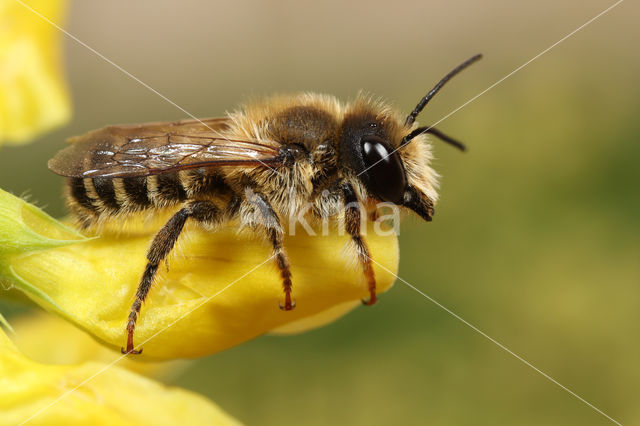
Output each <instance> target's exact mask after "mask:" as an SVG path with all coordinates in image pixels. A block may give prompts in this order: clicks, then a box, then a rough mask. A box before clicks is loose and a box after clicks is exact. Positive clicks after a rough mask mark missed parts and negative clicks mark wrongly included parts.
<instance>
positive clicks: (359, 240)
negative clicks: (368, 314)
mask: <svg viewBox="0 0 640 426" xmlns="http://www.w3.org/2000/svg"><path fill="white" fill-rule="evenodd" d="M341 190H342V195H343V198H344V206H345V212H344V221H345V228H346V231H347V233H348V234H349V235H350V236H351V240H352V241H353V242H354V243H355V246H356V251H357V254H358V261H359V262H360V265H361V266H362V271H363V272H364V276H365V278H366V279H367V286H368V289H369V300H363V301H362V303H364V304H365V305H367V306H371V305H374V304H375V303H376V302H377V301H378V296H377V294H376V277H375V274H374V272H373V265H372V262H371V257H370V256H369V247H368V246H367V242H366V241H365V240H364V237H363V236H362V235H361V234H360V225H361V221H362V213H361V212H360V205H359V203H358V197H357V196H356V193H355V191H354V189H353V187H352V186H351V184H349V183H347V182H344V183H343V184H342V185H341Z"/></svg>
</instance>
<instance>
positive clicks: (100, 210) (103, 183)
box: [68, 170, 231, 226]
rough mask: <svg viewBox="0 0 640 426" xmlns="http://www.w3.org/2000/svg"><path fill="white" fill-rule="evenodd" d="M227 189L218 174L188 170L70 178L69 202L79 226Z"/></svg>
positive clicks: (166, 205)
mask: <svg viewBox="0 0 640 426" xmlns="http://www.w3.org/2000/svg"><path fill="white" fill-rule="evenodd" d="M230 191H231V189H230V187H229V186H228V185H227V183H226V182H225V181H224V178H223V177H222V175H220V174H216V173H208V172H207V171H206V170H190V171H180V172H175V173H165V174H159V175H151V176H138V177H126V178H109V177H96V178H70V179H69V192H68V194H69V205H70V208H71V210H72V212H73V213H74V214H75V215H76V216H77V217H78V219H79V220H80V222H81V224H82V225H83V226H89V225H91V224H93V223H94V222H96V221H97V220H98V219H100V218H102V217H108V216H113V215H126V214H130V213H136V212H140V211H143V210H146V209H153V208H165V207H170V206H173V205H176V204H180V203H182V202H184V201H186V200H188V199H193V198H197V197H202V196H207V195H209V196H213V195H223V194H225V193H228V192H230Z"/></svg>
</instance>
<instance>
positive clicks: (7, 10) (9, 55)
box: [0, 0, 71, 144]
mask: <svg viewBox="0 0 640 426" xmlns="http://www.w3.org/2000/svg"><path fill="white" fill-rule="evenodd" d="M26 3H28V5H29V6H31V7H32V8H33V9H35V10H36V11H38V13H40V14H42V15H43V16H44V17H46V18H47V19H50V20H51V21H53V22H55V23H56V24H58V25H63V23H64V22H63V21H64V20H63V17H64V13H65V11H66V1H62V0H35V1H28V2H26ZM62 37H63V34H62V32H60V31H59V30H58V29H56V28H55V27H53V26H52V25H51V24H49V23H48V22H46V21H45V20H44V19H42V18H41V17H40V16H38V15H36V14H35V13H33V12H32V11H30V10H28V9H27V8H25V7H24V6H22V5H21V4H20V3H18V2H16V1H11V0H4V1H0V144H2V143H3V142H6V143H24V142H27V141H29V140H30V139H33V138H35V137H36V136H38V135H39V134H40V133H42V132H45V131H48V130H51V129H52V128H54V127H57V126H60V125H62V124H64V123H65V122H67V121H68V120H69V118H70V116H71V102H70V99H69V94H68V91H67V87H66V83H65V81H64V77H63V75H62V64H61V62H62V58H61V55H62V45H61V38H62Z"/></svg>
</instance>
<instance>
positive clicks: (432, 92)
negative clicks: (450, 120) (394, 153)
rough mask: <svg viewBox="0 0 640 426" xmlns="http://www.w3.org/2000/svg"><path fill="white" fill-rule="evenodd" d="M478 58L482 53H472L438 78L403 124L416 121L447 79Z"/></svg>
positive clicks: (410, 123) (408, 125) (406, 124)
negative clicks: (441, 77)
mask: <svg viewBox="0 0 640 426" xmlns="http://www.w3.org/2000/svg"><path fill="white" fill-rule="evenodd" d="M480 58H482V54H477V55H474V56H472V57H470V58H469V59H467V60H466V61H464V62H463V63H461V64H460V65H458V66H457V67H455V68H454V69H453V70H452V71H450V72H449V74H447V75H445V76H444V77H443V79H442V80H440V81H439V82H438V84H436V85H435V86H434V87H433V89H431V90H429V93H427V94H426V95H425V97H424V98H422V99H421V100H420V102H418V105H416V107H415V108H414V109H413V111H411V114H409V115H408V116H407V119H406V120H405V122H404V125H405V126H407V127H410V126H411V125H412V124H413V122H414V121H416V117H417V116H418V114H420V112H422V110H423V109H424V107H425V106H426V105H427V103H428V102H429V101H430V100H431V98H433V97H434V96H435V95H436V93H438V92H439V91H440V89H442V86H444V85H445V83H446V82H447V81H449V80H451V78H452V77H453V76H454V75H456V74H458V73H459V72H460V71H462V70H463V69H465V68H466V67H468V66H469V65H471V64H472V63H474V62H476V61H477V60H479V59H480ZM434 135H435V133H434ZM443 140H444V139H443Z"/></svg>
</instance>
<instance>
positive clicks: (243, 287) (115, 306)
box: [0, 192, 398, 359]
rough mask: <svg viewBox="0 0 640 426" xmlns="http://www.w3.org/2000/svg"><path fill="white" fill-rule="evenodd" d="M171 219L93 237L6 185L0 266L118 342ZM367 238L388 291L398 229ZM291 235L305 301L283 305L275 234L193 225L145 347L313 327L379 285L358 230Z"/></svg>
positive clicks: (179, 348) (151, 304) (140, 330)
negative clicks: (270, 239)
mask: <svg viewBox="0 0 640 426" xmlns="http://www.w3.org/2000/svg"><path fill="white" fill-rule="evenodd" d="M164 221H166V217H157V218H156V220H155V221H154V222H153V223H151V224H148V225H146V226H141V225H137V226H136V225H131V226H130V227H129V228H128V229H127V231H126V232H117V231H118V229H116V230H110V229H108V228H107V229H105V231H104V232H103V233H102V234H101V236H100V237H97V238H93V239H82V238H81V237H79V236H78V235H77V234H76V233H75V232H73V231H71V230H70V229H69V228H67V227H65V226H64V225H62V224H60V223H59V222H56V221H55V220H54V219H51V218H50V217H48V216H46V215H45V214H44V213H42V212H41V211H40V210H38V209H37V208H35V207H34V206H32V205H30V204H28V203H26V202H24V201H23V200H20V199H18V198H16V197H13V196H11V195H9V194H7V193H5V192H0V276H4V277H5V280H7V281H9V282H10V283H11V284H12V285H13V286H14V287H15V288H16V289H19V290H21V291H23V292H24V293H25V294H27V296H29V297H30V298H31V299H32V300H33V301H35V302H36V303H38V304H39V305H41V306H43V307H44V308H45V309H48V310H50V311H53V312H56V313H58V314H60V315H62V316H63V317H65V318H66V319H68V320H70V321H71V322H73V323H75V324H76V325H78V326H79V327H81V328H83V329H85V330H86V331H88V332H89V333H91V334H92V335H94V336H95V337H97V338H98V339H99V340H101V341H103V342H104V343H106V344H107V345H110V346H111V347H113V348H114V349H117V350H119V349H120V348H121V347H122V346H123V345H124V343H125V341H126V332H125V325H126V319H127V315H128V313H129V307H130V306H131V302H132V301H133V296H134V294H135V291H136V288H137V286H138V282H139V280H140V277H141V274H142V271H143V270H144V267H145V262H146V256H145V255H146V251H147V249H148V246H149V243H150V240H151V238H152V237H153V234H154V233H155V231H157V229H158V227H159V226H161V224H162V223H164ZM367 241H368V244H369V247H370V251H371V253H372V258H373V259H374V260H375V262H374V270H375V274H376V278H377V282H378V290H379V292H384V291H386V290H387V289H388V288H389V287H390V286H391V285H392V283H393V281H394V279H395V276H394V275H393V274H392V273H389V272H387V271H386V270H385V269H384V268H386V269H387V270H389V271H391V272H393V273H395V272H396V271H397V266H398V247H397V238H396V236H395V234H393V233H388V234H387V235H380V234H379V233H375V232H373V231H372V230H371V229H369V230H368V232H367ZM284 243H285V246H286V247H287V249H288V251H289V254H290V258H291V265H292V273H293V279H294V297H295V299H296V301H297V307H296V309H294V310H293V311H288V312H285V311H281V310H280V309H279V308H278V302H279V301H280V300H281V298H282V284H281V280H280V277H279V274H278V272H277V270H276V267H275V265H274V264H273V260H270V256H271V253H270V249H269V247H268V246H267V245H264V244H261V243H259V242H257V241H256V240H255V239H254V238H253V237H252V236H251V235H248V234H247V233H240V234H238V233H237V231H236V229H234V228H233V227H227V228H224V229H222V230H219V231H216V232H207V231H205V230H202V229H200V228H199V227H197V226H193V227H192V226H190V225H188V226H187V228H186V229H185V232H184V234H183V236H182V237H181V238H180V240H179V243H178V245H179V247H178V249H177V252H178V253H177V254H176V255H174V256H173V257H172V259H171V262H170V270H169V271H166V270H165V268H161V270H162V271H161V273H160V276H159V279H158V280H157V281H156V283H155V284H154V287H153V288H152V290H151V293H150V295H149V297H148V298H147V302H146V303H145V305H144V306H143V307H142V314H141V317H140V319H139V321H138V326H137V328H136V333H135V343H136V344H141V345H142V346H143V347H144V353H143V354H142V355H141V356H140V357H143V358H144V357H147V358H149V357H151V358H155V359H171V358H176V357H197V356H203V355H207V354H211V353H214V352H217V351H221V350H224V349H226V348H229V347H231V346H234V345H237V344H239V343H242V342H244V341H247V340H249V339H252V338H254V337H256V336H259V335H261V334H264V333H267V332H273V331H276V332H297V331H303V330H307V329H310V328H313V327H317V326H320V325H323V324H325V323H327V322H330V321H332V320H334V319H336V318H338V317H339V316H341V315H343V314H345V313H346V312H348V311H349V310H351V309H353V308H354V307H356V306H358V305H360V300H361V299H363V298H366V297H367V296H368V292H367V286H366V284H365V282H364V279H363V274H362V271H361V270H360V268H359V266H358V265H357V264H356V263H355V262H354V259H352V258H350V257H352V256H350V255H349V253H350V252H345V246H346V245H348V243H349V237H348V236H346V235H337V234H331V235H328V236H310V235H307V234H306V233H304V232H300V233H298V234H297V235H295V236H288V237H286V238H285V242H284ZM12 245H13V247H12ZM343 254H346V255H343ZM376 262H377V263H379V264H380V265H382V266H383V267H384V268H382V267H378V265H377V264H376ZM373 309H375V308H373ZM148 339H150V340H148ZM147 340H148V341H147ZM140 357H139V358H140Z"/></svg>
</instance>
